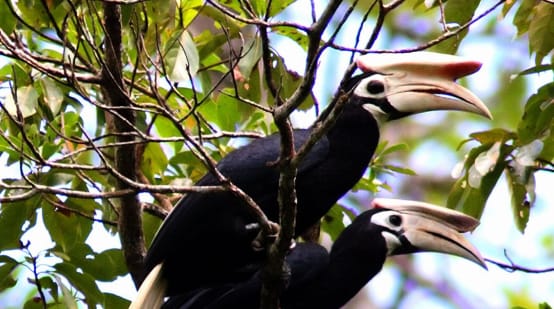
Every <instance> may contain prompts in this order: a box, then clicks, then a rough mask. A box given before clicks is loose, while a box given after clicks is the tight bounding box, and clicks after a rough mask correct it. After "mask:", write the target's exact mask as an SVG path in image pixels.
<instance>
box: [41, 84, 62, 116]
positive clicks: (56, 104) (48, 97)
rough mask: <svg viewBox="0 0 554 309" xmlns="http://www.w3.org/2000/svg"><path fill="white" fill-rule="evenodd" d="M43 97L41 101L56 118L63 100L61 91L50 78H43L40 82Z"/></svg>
mask: <svg viewBox="0 0 554 309" xmlns="http://www.w3.org/2000/svg"><path fill="white" fill-rule="evenodd" d="M40 84H41V87H42V91H43V95H42V100H43V101H44V103H45V104H46V105H47V106H48V108H49V109H50V112H52V115H54V116H56V115H57V114H58V113H59V112H60V108H61V106H62V103H63V100H64V94H63V92H62V90H61V89H60V88H59V87H58V86H57V85H56V83H55V82H54V81H52V79H50V78H43V79H41V80H40Z"/></svg>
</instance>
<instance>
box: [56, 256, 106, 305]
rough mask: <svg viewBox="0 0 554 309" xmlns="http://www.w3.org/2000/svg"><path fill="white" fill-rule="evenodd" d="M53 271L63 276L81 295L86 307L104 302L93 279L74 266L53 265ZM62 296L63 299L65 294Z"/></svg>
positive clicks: (64, 263)
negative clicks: (83, 297)
mask: <svg viewBox="0 0 554 309" xmlns="http://www.w3.org/2000/svg"><path fill="white" fill-rule="evenodd" d="M54 269H55V270H56V271H57V273H58V274H60V275H62V276H64V277H65V278H66V279H67V280H68V281H69V282H70V283H71V285H73V286H74V287H75V288H76V289H77V290H79V292H81V293H83V295H84V296H85V301H86V303H87V304H88V305H92V306H94V305H96V304H101V303H103V302H104V296H103V295H102V292H100V290H99V289H98V286H97V285H96V282H95V281H94V277H92V276H91V275H89V274H86V273H83V272H82V271H80V270H79V269H78V268H77V267H75V266H74V265H72V264H70V263H66V262H63V263H58V264H56V265H54ZM62 292H63V291H62ZM63 295H64V298H65V296H66V295H65V293H64V294H63Z"/></svg>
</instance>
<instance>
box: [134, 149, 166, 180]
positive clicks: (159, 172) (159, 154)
mask: <svg viewBox="0 0 554 309" xmlns="http://www.w3.org/2000/svg"><path fill="white" fill-rule="evenodd" d="M167 163H168V160H167V156H166V155H165V153H164V151H163V149H162V146H161V145H160V144H159V143H148V144H147V145H146V147H145V148H144V153H143V154H142V160H141V161H140V168H141V171H142V172H143V173H144V175H145V176H146V177H147V178H148V179H149V180H150V183H157V180H155V179H154V178H155V176H160V177H161V176H163V174H164V171H165V170H166V168H167Z"/></svg>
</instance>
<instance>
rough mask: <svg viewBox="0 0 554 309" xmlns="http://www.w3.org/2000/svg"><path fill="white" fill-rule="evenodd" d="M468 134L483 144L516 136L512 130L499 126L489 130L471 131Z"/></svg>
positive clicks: (502, 141) (503, 140)
mask: <svg viewBox="0 0 554 309" xmlns="http://www.w3.org/2000/svg"><path fill="white" fill-rule="evenodd" d="M469 136H470V137H471V138H473V139H474V140H476V141H478V142H479V143H481V144H483V145H484V144H493V143H495V142H500V143H505V142H507V141H509V140H513V139H515V138H516V137H517V135H516V134H515V133H514V132H511V131H508V130H505V129H500V128H495V129H492V130H489V131H482V132H475V133H471V134H470V135H469Z"/></svg>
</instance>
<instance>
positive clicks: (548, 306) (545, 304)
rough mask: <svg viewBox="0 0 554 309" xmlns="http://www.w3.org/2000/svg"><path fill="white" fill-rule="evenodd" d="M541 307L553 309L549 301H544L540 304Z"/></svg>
mask: <svg viewBox="0 0 554 309" xmlns="http://www.w3.org/2000/svg"><path fill="white" fill-rule="evenodd" d="M539 309H552V307H551V306H550V305H549V304H548V303H547V302H544V303H540V304H539Z"/></svg>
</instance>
